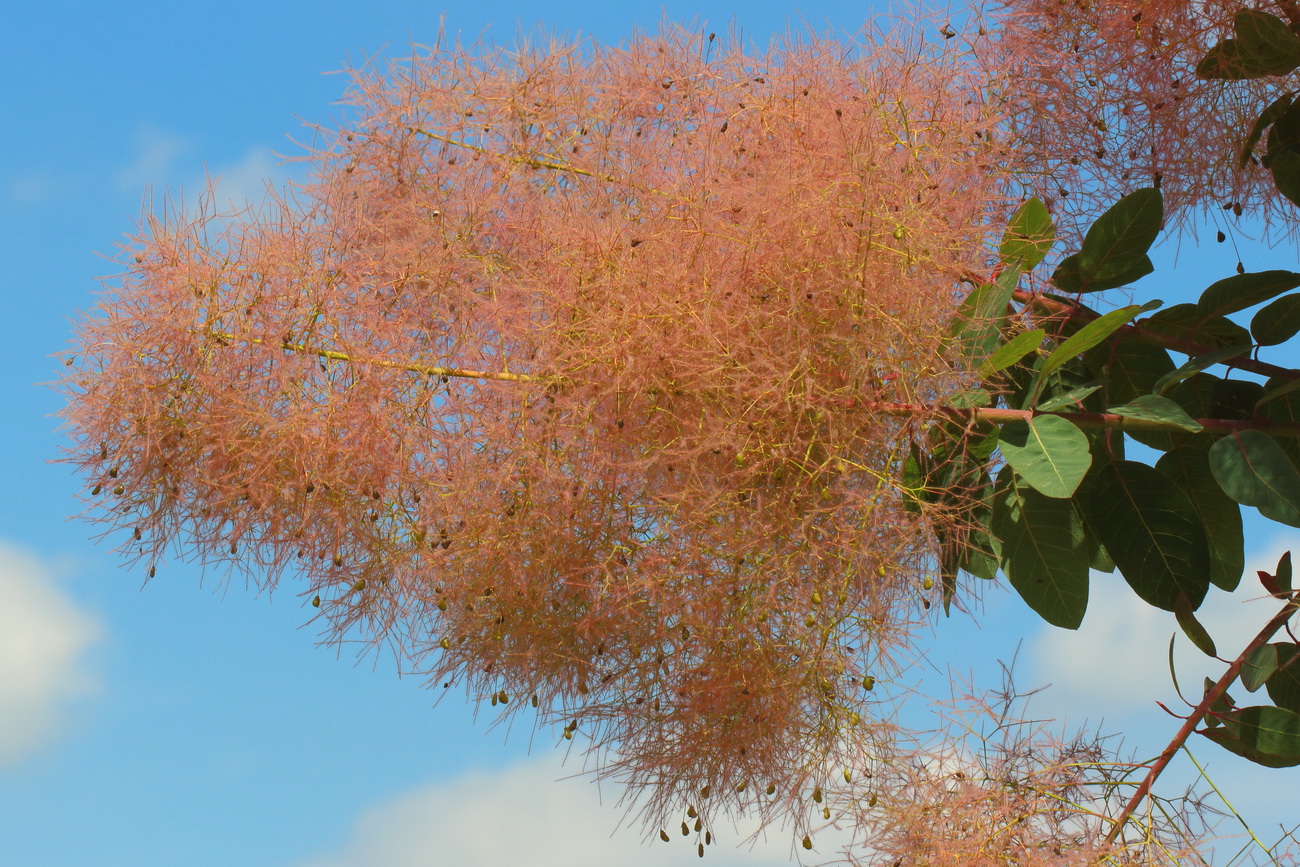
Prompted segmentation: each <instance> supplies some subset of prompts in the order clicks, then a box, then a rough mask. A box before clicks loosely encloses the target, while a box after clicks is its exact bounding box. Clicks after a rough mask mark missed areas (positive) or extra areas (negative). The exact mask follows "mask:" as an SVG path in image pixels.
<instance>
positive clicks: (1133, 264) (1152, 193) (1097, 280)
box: [1052, 187, 1164, 292]
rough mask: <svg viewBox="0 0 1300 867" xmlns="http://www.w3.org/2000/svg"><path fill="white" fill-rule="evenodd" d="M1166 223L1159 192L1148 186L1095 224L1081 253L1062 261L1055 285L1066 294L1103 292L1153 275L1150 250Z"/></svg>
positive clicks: (1131, 195) (1086, 236) (1054, 275)
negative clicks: (1148, 254) (1148, 252)
mask: <svg viewBox="0 0 1300 867" xmlns="http://www.w3.org/2000/svg"><path fill="white" fill-rule="evenodd" d="M1163 221H1164V200H1163V198H1162V197H1161V195H1160V191H1159V190H1157V189H1154V188H1150V187H1148V188H1145V189H1141V190H1137V191H1136V192H1133V193H1130V194H1128V195H1127V196H1125V197H1124V198H1122V199H1120V200H1119V201H1118V202H1116V203H1115V204H1114V205H1112V206H1111V207H1110V208H1109V209H1108V210H1107V211H1106V212H1105V213H1104V214H1102V215H1101V216H1100V217H1099V218H1098V219H1097V222H1095V223H1093V224H1092V227H1091V228H1090V229H1088V233H1087V234H1086V235H1085V236H1084V239H1083V246H1082V247H1081V248H1080V250H1079V252H1078V253H1076V254H1074V255H1073V256H1069V257H1067V258H1066V259H1065V260H1064V261H1062V262H1061V264H1060V265H1059V266H1058V267H1057V269H1056V272H1055V273H1053V274H1052V282H1053V283H1054V284H1056V285H1057V286H1058V287H1060V288H1061V289H1063V290H1065V291H1066V292H1100V291H1102V290H1104V289H1114V288H1116V287H1117V286H1124V285H1126V284H1128V283H1132V282H1133V281H1135V280H1137V279H1139V278H1140V277H1144V276H1146V275H1147V274H1150V273H1151V272H1152V271H1154V270H1155V266H1154V265H1152V264H1151V259H1150V258H1149V257H1148V256H1147V250H1149V249H1151V245H1152V243H1154V242H1155V239H1156V236H1157V235H1158V234H1160V226H1161V223H1162V222H1163Z"/></svg>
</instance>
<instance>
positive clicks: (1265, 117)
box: [1240, 93, 1295, 168]
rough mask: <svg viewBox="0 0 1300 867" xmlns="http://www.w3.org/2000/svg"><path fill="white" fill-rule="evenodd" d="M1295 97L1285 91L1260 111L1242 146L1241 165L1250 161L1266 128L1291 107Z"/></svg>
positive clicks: (1243, 166) (1243, 165)
mask: <svg viewBox="0 0 1300 867" xmlns="http://www.w3.org/2000/svg"><path fill="white" fill-rule="evenodd" d="M1294 97H1295V94H1293V93H1284V94H1282V95H1281V96H1279V97H1278V98H1277V99H1275V100H1273V101H1272V102H1271V103H1269V106H1268V108H1266V109H1264V110H1263V111H1262V112H1260V115H1259V117H1258V118H1257V119H1256V120H1255V125H1254V126H1252V127H1251V128H1250V135H1248V136H1246V142H1245V144H1243V145H1242V146H1241V161H1240V165H1241V167H1242V168H1245V167H1246V165H1247V164H1248V163H1249V162H1250V158H1251V156H1252V155H1253V154H1254V153H1255V146H1256V145H1258V144H1259V140H1260V139H1261V138H1263V137H1264V130H1266V129H1268V128H1269V127H1270V126H1272V125H1273V124H1275V123H1277V121H1278V118H1280V117H1281V116H1282V115H1283V114H1285V113H1286V110H1287V109H1288V108H1290V107H1291V100H1292V99H1293V98H1294Z"/></svg>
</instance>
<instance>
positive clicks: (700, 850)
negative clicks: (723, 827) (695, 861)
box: [696, 843, 704, 858]
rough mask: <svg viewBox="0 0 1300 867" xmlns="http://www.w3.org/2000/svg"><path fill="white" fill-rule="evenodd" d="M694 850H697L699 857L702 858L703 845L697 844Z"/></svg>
mask: <svg viewBox="0 0 1300 867" xmlns="http://www.w3.org/2000/svg"><path fill="white" fill-rule="evenodd" d="M696 849H697V851H698V852H699V853H700V857H701V858H703V857H704V844H703V843H697V844H696Z"/></svg>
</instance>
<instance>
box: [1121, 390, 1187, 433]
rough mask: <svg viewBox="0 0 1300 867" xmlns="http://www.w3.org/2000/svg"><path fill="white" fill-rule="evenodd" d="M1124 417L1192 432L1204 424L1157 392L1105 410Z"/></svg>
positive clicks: (1139, 396)
mask: <svg viewBox="0 0 1300 867" xmlns="http://www.w3.org/2000/svg"><path fill="white" fill-rule="evenodd" d="M1106 411H1107V412H1111V413H1114V414H1115V415H1122V416H1124V417H1125V418H1134V419H1141V420H1142V421H1153V422H1157V423H1159V424H1165V425H1169V426H1170V427H1176V428H1181V429H1183V430H1185V431H1191V432H1192V433H1200V432H1201V431H1203V430H1205V426H1204V425H1202V424H1201V423H1200V422H1199V421H1197V420H1196V419H1194V418H1192V417H1191V416H1190V415H1188V414H1187V412H1186V410H1184V409H1183V408H1182V407H1181V406H1179V405H1178V404H1176V403H1174V402H1173V401H1172V400H1170V399H1169V398H1167V397H1165V396H1163V395H1159V394H1142V395H1138V396H1137V397H1135V398H1133V400H1132V401H1130V402H1129V403H1126V404H1124V405H1123V406H1112V407H1110V408H1109V409H1107V410H1106Z"/></svg>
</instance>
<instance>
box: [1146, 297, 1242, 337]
mask: <svg viewBox="0 0 1300 867" xmlns="http://www.w3.org/2000/svg"><path fill="white" fill-rule="evenodd" d="M1138 325H1140V326H1141V327H1142V329H1143V330H1145V331H1150V332H1154V333H1155V334H1164V335H1167V336H1169V337H1175V338H1177V339H1179V340H1194V341H1196V342H1197V343H1203V344H1205V345H1206V346H1208V347H1212V348H1214V347H1220V346H1236V345H1237V344H1240V343H1249V342H1250V332H1249V331H1247V330H1246V329H1244V328H1242V327H1241V326H1240V325H1238V324H1237V323H1235V322H1233V321H1232V320H1231V319H1228V318H1227V317H1224V316H1208V317H1206V316H1202V315H1201V311H1200V309H1199V308H1198V307H1197V306H1196V305H1195V304H1175V305H1173V306H1172V307H1166V308H1165V309H1163V310H1161V311H1159V312H1158V313H1156V314H1155V315H1154V316H1148V317H1147V318H1146V319H1143V320H1142V321H1141V322H1139V323H1138Z"/></svg>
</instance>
